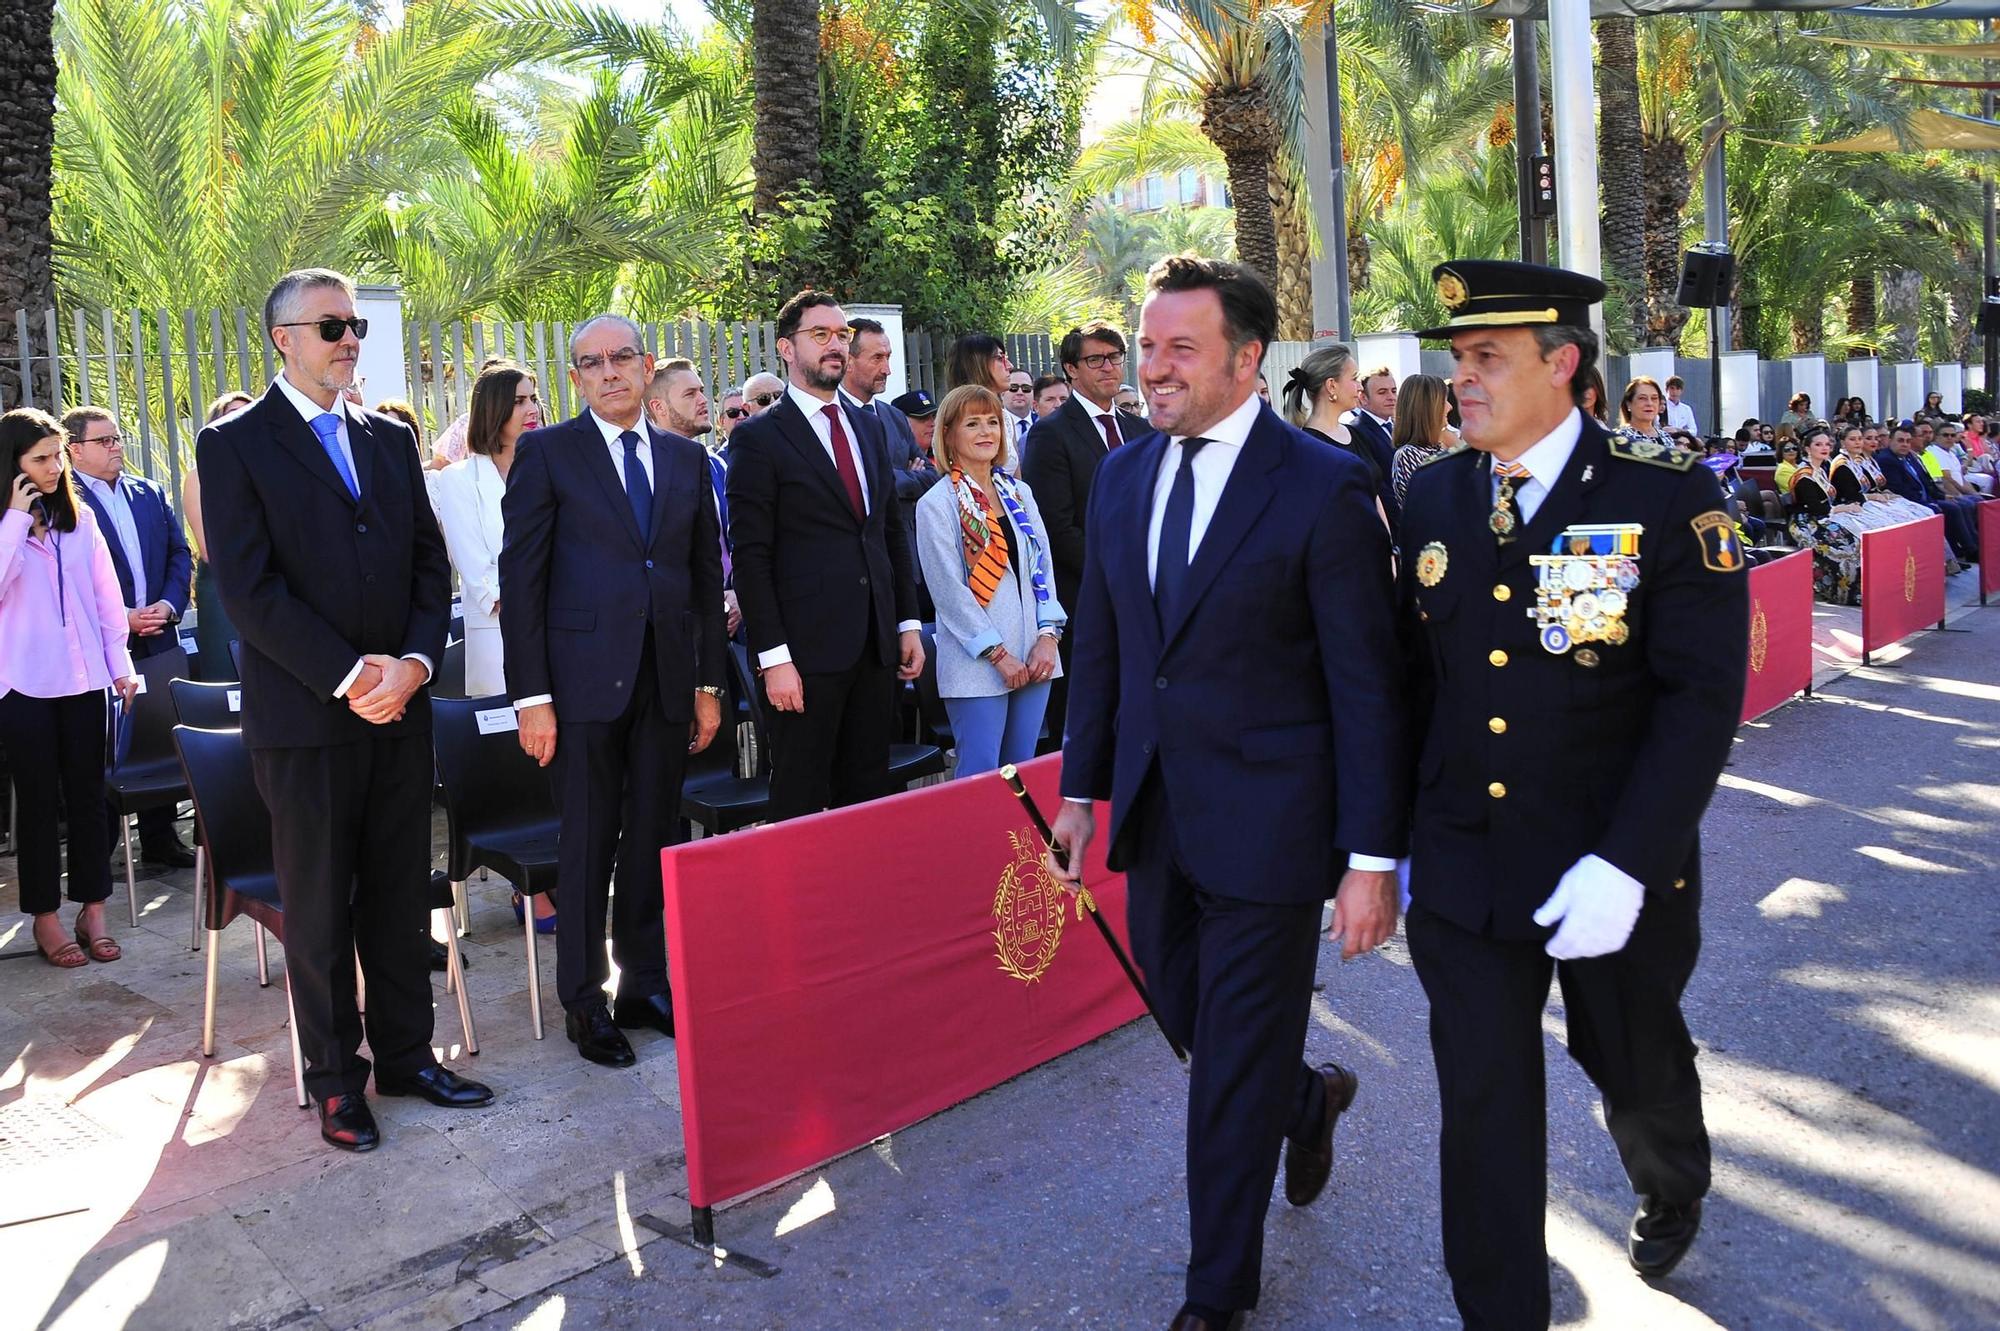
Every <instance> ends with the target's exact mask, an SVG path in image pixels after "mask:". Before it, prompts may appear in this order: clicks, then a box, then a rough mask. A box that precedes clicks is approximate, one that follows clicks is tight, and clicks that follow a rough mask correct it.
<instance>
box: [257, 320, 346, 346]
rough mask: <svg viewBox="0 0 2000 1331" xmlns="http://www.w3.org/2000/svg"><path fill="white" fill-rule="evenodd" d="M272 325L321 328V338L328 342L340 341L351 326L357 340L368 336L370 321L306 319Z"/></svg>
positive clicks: (273, 325)
mask: <svg viewBox="0 0 2000 1331" xmlns="http://www.w3.org/2000/svg"><path fill="white" fill-rule="evenodd" d="M271 327H273V328H317V329H319V335H320V338H321V340H322V341H326V342H338V341H340V339H341V338H342V337H343V336H345V335H346V333H347V330H348V329H350V328H352V329H353V330H354V340H355V341H357V342H359V341H360V340H361V339H362V338H364V337H367V336H368V321H367V320H366V319H334V318H326V319H305V320H301V321H300V322H298V323H288V324H272V325H271Z"/></svg>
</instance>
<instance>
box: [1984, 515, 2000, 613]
mask: <svg viewBox="0 0 2000 1331" xmlns="http://www.w3.org/2000/svg"><path fill="white" fill-rule="evenodd" d="M1994 592H2000V499H1995V500H1992V501H1991V502H1988V503H1984V504H1981V505H1980V506H1979V604H1981V605H1985V604H1986V598H1987V597H1988V596H1990V595H1991V594H1993V593H1994Z"/></svg>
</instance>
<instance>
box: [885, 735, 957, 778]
mask: <svg viewBox="0 0 2000 1331" xmlns="http://www.w3.org/2000/svg"><path fill="white" fill-rule="evenodd" d="M943 771H944V750H943V749H940V748H939V747H938V746H937V745H935V744H892V745H890V746H889V779H890V780H891V781H893V782H895V783H896V784H897V785H899V786H907V785H909V784H910V782H912V781H921V780H923V779H924V778H925V777H927V776H937V775H938V774H940V773H941V772H943Z"/></svg>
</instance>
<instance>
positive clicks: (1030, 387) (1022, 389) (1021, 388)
mask: <svg viewBox="0 0 2000 1331" xmlns="http://www.w3.org/2000/svg"><path fill="white" fill-rule="evenodd" d="M1007 391H1008V392H1010V393H1032V392H1034V391H1035V385H1034V383H1033V382H1032V381H1031V382H1029V383H1025V384H1008V385H1007Z"/></svg>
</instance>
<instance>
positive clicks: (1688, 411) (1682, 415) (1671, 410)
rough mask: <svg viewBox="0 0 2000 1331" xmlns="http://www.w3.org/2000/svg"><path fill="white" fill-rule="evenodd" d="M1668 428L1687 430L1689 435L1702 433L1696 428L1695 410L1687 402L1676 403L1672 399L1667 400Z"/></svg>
mask: <svg viewBox="0 0 2000 1331" xmlns="http://www.w3.org/2000/svg"><path fill="white" fill-rule="evenodd" d="M1667 428H1668V429H1669V430H1686V431H1687V432H1688V433H1689V434H1697V435H1698V434H1700V433H1701V431H1700V430H1697V429H1696V428H1695V426H1694V408H1693V407H1690V406H1689V405H1688V404H1687V403H1685V402H1676V401H1674V400H1673V399H1672V398H1668V399H1667Z"/></svg>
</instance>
